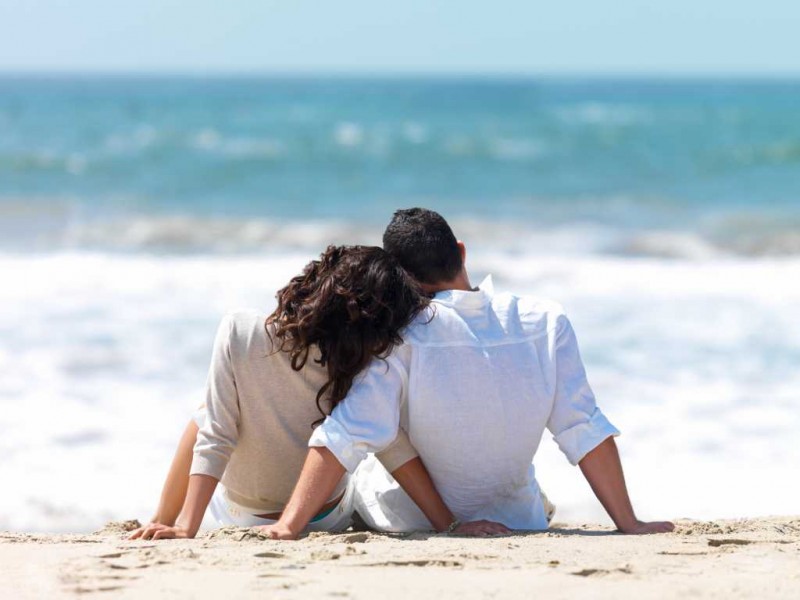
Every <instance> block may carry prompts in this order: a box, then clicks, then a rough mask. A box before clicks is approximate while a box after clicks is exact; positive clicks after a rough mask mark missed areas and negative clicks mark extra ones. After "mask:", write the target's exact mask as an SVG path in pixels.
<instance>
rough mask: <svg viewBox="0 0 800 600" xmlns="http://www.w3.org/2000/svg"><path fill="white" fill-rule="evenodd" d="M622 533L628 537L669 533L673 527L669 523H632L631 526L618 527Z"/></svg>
mask: <svg viewBox="0 0 800 600" xmlns="http://www.w3.org/2000/svg"><path fill="white" fill-rule="evenodd" d="M619 530H620V531H621V532H622V533H627V534H629V535H646V534H648V533H669V532H670V531H674V530H675V525H674V524H673V523H670V522H669V521H650V522H646V521H634V522H633V523H632V524H631V525H627V526H625V527H620V528H619Z"/></svg>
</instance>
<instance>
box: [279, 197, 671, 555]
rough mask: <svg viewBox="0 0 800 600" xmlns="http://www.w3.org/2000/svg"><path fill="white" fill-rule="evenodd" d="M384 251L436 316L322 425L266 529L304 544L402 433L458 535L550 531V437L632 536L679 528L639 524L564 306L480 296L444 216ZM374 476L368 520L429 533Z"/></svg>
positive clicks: (418, 216)
mask: <svg viewBox="0 0 800 600" xmlns="http://www.w3.org/2000/svg"><path fill="white" fill-rule="evenodd" d="M383 243H384V249H385V250H386V251H387V252H389V253H391V254H392V255H394V256H395V257H396V258H397V259H398V260H399V261H400V263H401V264H402V265H403V267H404V268H405V269H406V270H407V271H408V272H409V273H410V274H411V275H413V276H414V277H415V279H416V280H417V281H418V282H419V283H420V284H421V286H422V288H423V290H424V291H425V292H427V293H429V294H431V295H432V298H433V300H432V311H431V313H429V314H428V315H427V317H426V318H420V319H417V320H416V321H415V322H414V323H412V324H411V325H410V326H409V328H408V329H407V331H406V332H405V334H404V344H403V345H402V346H400V347H398V348H396V349H395V351H394V352H393V353H392V354H391V355H390V356H389V357H388V358H387V359H386V360H385V361H380V360H376V361H374V362H373V364H372V365H371V366H370V367H369V368H368V369H367V371H366V372H365V373H364V374H363V376H362V377H360V378H359V379H358V380H357V381H356V382H355V383H354V384H353V387H352V389H351V391H350V393H349V395H348V396H347V398H346V399H345V401H344V402H342V403H341V404H340V405H339V406H338V407H337V408H336V410H334V412H333V414H331V415H330V416H329V417H328V418H327V419H326V420H325V422H324V423H323V424H322V425H321V426H320V427H318V428H317V430H316V431H315V433H314V435H313V436H312V438H311V440H310V441H309V446H311V447H312V448H311V449H310V451H309V455H308V458H307V460H306V463H305V466H304V468H303V472H302V474H301V477H300V479H299V481H298V483H297V486H296V488H295V491H294V493H293V495H292V499H291V500H290V501H289V504H288V505H287V507H286V510H285V511H284V513H283V515H282V517H281V519H280V520H279V521H278V523H277V524H276V525H274V526H271V527H269V528H267V529H268V530H269V531H270V533H271V535H273V537H276V538H282V539H292V538H294V537H296V536H297V534H298V532H299V531H301V530H302V528H303V527H304V526H305V525H306V523H307V522H308V520H309V519H310V518H311V517H312V516H313V515H314V514H316V511H317V510H318V509H319V507H320V506H322V504H323V502H324V501H325V499H326V498H328V496H329V494H330V492H331V491H332V490H333V488H334V487H335V485H336V483H337V481H338V480H339V479H340V478H341V476H342V475H343V473H344V471H345V470H348V471H350V472H353V471H355V469H356V468H357V467H358V465H359V463H361V461H362V460H363V459H364V458H365V457H366V456H367V453H370V452H378V451H380V450H382V449H383V448H385V447H386V446H388V445H389V444H390V443H391V442H392V441H393V440H394V439H395V436H396V434H397V430H398V427H399V426H400V425H401V424H402V426H403V427H404V428H405V429H406V431H407V433H408V435H409V438H410V440H411V442H412V443H413V445H414V446H415V447H416V449H417V451H418V452H419V455H420V457H421V459H422V461H423V462H424V464H425V466H426V467H427V469H428V471H429V472H430V476H431V478H432V480H433V482H434V484H435V486H436V488H437V490H438V491H439V493H440V495H441V497H442V499H443V500H444V503H445V504H446V505H447V506H448V507H449V508H450V510H451V511H452V513H453V514H454V515H455V516H456V520H455V521H454V522H453V527H454V528H455V526H457V523H458V520H459V519H470V520H477V519H486V520H489V521H497V522H501V523H503V524H505V525H506V526H508V527H510V528H511V529H545V528H547V525H548V520H547V515H546V514H545V508H544V505H543V500H542V496H541V493H540V490H539V487H538V485H537V483H536V479H535V476H534V469H533V465H532V464H531V463H532V459H533V456H534V454H535V452H536V449H537V447H538V445H539V441H540V439H541V436H542V434H543V432H544V429H545V427H546V428H547V429H549V430H550V431H551V432H552V434H553V435H554V438H555V441H556V442H557V443H558V445H559V447H560V448H561V450H562V451H563V452H564V453H565V454H566V456H567V458H568V459H569V460H570V462H572V463H573V464H578V465H580V467H581V470H582V472H583V474H584V476H585V477H586V479H587V480H588V482H589V484H590V485H591V487H592V490H593V491H594V493H595V495H596V496H597V498H598V500H599V501H600V502H601V504H602V505H603V507H604V508H605V509H606V511H607V512H608V514H609V516H610V517H611V518H612V520H613V521H614V523H615V525H616V526H617V528H618V529H619V530H620V531H622V532H624V533H658V532H665V531H671V530H672V529H673V525H672V524H671V523H668V522H651V523H646V522H642V521H639V520H638V519H637V518H636V516H635V514H634V511H633V508H632V506H631V503H630V500H629V498H628V493H627V489H626V486H625V480H624V477H623V473H622V467H621V464H620V460H619V454H618V452H617V448H616V445H615V442H614V436H616V435H618V434H619V432H618V431H617V430H616V429H615V428H614V427H613V426H612V425H611V424H610V423H609V422H608V420H607V419H606V418H605V416H604V415H603V413H602V412H601V411H600V409H599V408H597V406H596V403H595V398H594V395H593V393H592V391H591V388H590V387H589V384H588V382H587V380H586V374H585V371H584V368H583V364H582V362H581V359H580V355H579V353H578V346H577V342H576V339H575V334H574V332H573V330H572V326H571V325H570V322H569V320H568V319H567V317H566V316H565V315H564V312H563V310H562V309H561V307H560V306H558V305H557V304H555V303H553V302H550V301H546V300H543V299H540V298H533V297H516V296H513V295H511V294H494V292H493V290H492V285H491V279H490V278H487V279H486V280H485V281H484V282H483V283H482V284H481V285H480V286H479V287H478V288H473V287H472V285H471V283H470V280H469V276H468V274H467V271H466V267H465V258H466V249H465V246H464V244H463V243H462V242H460V241H457V240H456V238H455V236H454V235H453V232H452V231H451V229H450V227H449V225H448V224H447V222H446V221H445V220H444V219H443V218H442V217H441V216H440V215H439V214H437V213H435V212H433V211H429V210H425V209H420V208H414V209H409V210H400V211H397V212H396V213H395V215H394V217H393V219H392V221H391V223H390V224H389V226H388V227H387V229H386V232H385V234H384V238H383ZM363 477H366V479H365V480H364V481H366V484H364V481H362V484H361V485H360V488H361V491H362V495H363V496H365V499H364V502H363V503H362V511H363V512H365V513H366V514H365V515H364V516H365V518H366V520H367V521H368V522H371V523H373V524H378V525H379V526H381V527H384V528H387V529H414V528H420V527H421V528H426V527H425V520H424V517H422V515H421V513H419V511H416V510H415V509H414V508H413V507H411V506H410V505H409V502H408V501H407V500H405V499H404V497H403V496H402V494H401V492H400V491H399V490H398V489H397V487H396V484H394V483H393V482H392V481H391V480H390V479H388V478H387V477H386V476H385V475H384V474H382V473H380V472H376V471H374V470H373V471H370V472H369V473H366V474H364V475H363ZM370 490H372V491H371V492H370ZM370 494H372V497H370Z"/></svg>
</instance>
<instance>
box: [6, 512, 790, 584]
mask: <svg viewBox="0 0 800 600" xmlns="http://www.w3.org/2000/svg"><path fill="white" fill-rule="evenodd" d="M677 524H678V527H677V529H676V531H675V532H674V533H670V534H666V535H651V536H624V535H620V534H617V533H615V532H613V531H611V530H610V529H608V528H605V527H601V526H593V525H564V524H560V525H556V526H554V528H553V529H551V530H550V531H548V532H544V533H516V534H514V535H509V536H502V537H493V538H464V537H456V536H448V535H443V534H442V535H436V534H421V533H417V534H411V535H386V534H376V533H368V532H348V533H344V534H311V535H309V536H308V537H305V538H303V539H301V540H299V541H296V542H278V541H273V540H265V539H263V538H262V537H261V536H260V535H258V534H256V533H255V532H253V531H252V530H247V529H237V528H224V529H218V530H213V531H208V532H205V533H202V534H201V535H200V536H199V537H198V538H197V539H195V540H166V541H159V542H147V541H128V540H127V539H125V533H124V531H125V530H126V529H128V528H130V527H132V526H133V523H132V522H126V523H110V524H109V525H108V526H106V528H105V529H103V530H102V531H99V532H97V533H94V534H89V535H38V534H21V533H0V569H2V578H0V598H4V599H5V598H74V597H76V596H79V595H80V596H90V597H108V598H147V599H150V598H220V599H222V600H231V599H234V598H237V599H238V598H265V597H269V598H307V597H314V598H365V599H366V598H368V599H371V600H374V599H377V598H408V597H411V598H414V599H415V600H416V599H421V598H437V599H441V598H444V597H447V598H451V597H457V598H459V599H470V598H489V597H502V598H517V597H519V598H531V597H533V596H536V595H540V594H545V595H546V597H548V598H575V597H591V598H628V597H630V598H684V599H685V598H800V517H780V518H762V519H749V520H739V521H712V522H700V521H685V520H684V521H677Z"/></svg>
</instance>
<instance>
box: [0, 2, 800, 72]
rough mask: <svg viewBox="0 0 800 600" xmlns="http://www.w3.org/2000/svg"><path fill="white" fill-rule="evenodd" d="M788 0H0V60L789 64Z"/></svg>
mask: <svg viewBox="0 0 800 600" xmlns="http://www.w3.org/2000/svg"><path fill="white" fill-rule="evenodd" d="M798 30H800V2H798V1H797V0H762V1H760V2H753V1H752V0H747V1H744V0H660V1H650V2H647V1H645V0H614V1H613V2H594V1H591V0H581V1H577V0H559V1H557V2H553V1H551V2H547V3H544V2H535V1H533V0H492V1H486V0H403V1H402V2H379V1H376V0H336V1H331V0H316V1H311V0H283V1H280V2H278V1H273V0H228V1H223V0H192V1H191V2H187V1H186V0H137V1H135V2H134V1H130V0H0V71H5V72H9V71H10V72H98V71H99V72H154V73H168V72H187V73H199V74H205V73H226V72H267V73H269V72H277V73H299V74H302V73H322V74H325V73H344V74H378V75H381V74H403V73H411V74H427V73H455V74H499V75H506V74H554V75H558V74H564V75H603V74H618V75H626V74H633V75H709V74H710V75H723V76H729V75H733V76H735V75H755V76H768V77H769V76H786V75H789V76H800V36H798V35H797V31H798Z"/></svg>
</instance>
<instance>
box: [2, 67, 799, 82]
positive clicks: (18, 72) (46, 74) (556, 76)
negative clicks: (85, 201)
mask: <svg viewBox="0 0 800 600" xmlns="http://www.w3.org/2000/svg"><path fill="white" fill-rule="evenodd" d="M9 77H19V78H68V77H87V78H90V77H96V78H126V77H131V78H153V79H158V78H184V79H225V78H231V79H235V78H264V79H268V78H275V79H278V78H281V79H362V80H368V79H373V80H378V79H384V80H390V79H420V80H425V79H439V78H441V79H472V80H474V79H485V80H512V79H513V80H536V79H550V80H626V79H628V80H650V81H694V80H714V81H786V82H789V81H800V71H797V72H789V71H785V72H778V71H772V72H761V71H760V72H755V71H678V70H674V71H672V70H670V71H646V70H642V71H633V70H631V71H627V70H625V71H623V70H619V71H614V70H608V71H579V70H575V71H513V70H509V71H496V70H495V71H481V70H441V71H438V70H437V71H431V70H428V71H420V70H411V69H408V70H388V71H377V70H375V71H373V70H346V69H341V70H325V69H318V70H314V69H300V70H298V69H292V70H289V69H286V70H284V69H213V70H202V69H186V68H183V69H177V68H176V69H150V70H148V69H59V68H52V69H17V68H10V69H9V68H0V78H9Z"/></svg>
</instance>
